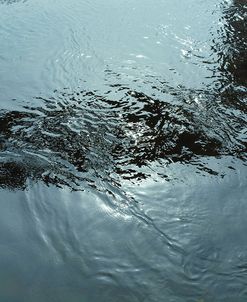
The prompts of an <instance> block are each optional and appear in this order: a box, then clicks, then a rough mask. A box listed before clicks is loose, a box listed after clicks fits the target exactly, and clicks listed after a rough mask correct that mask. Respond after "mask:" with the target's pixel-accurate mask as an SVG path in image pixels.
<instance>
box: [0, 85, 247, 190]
mask: <svg viewBox="0 0 247 302" xmlns="http://www.w3.org/2000/svg"><path fill="white" fill-rule="evenodd" d="M161 87H162V88H161V89H162V92H163V93H166V94H171V95H172V96H173V99H172V101H171V102H167V101H165V100H159V99H155V98H153V97H151V96H148V95H146V94H144V93H142V92H137V91H133V90H130V89H129V88H128V87H124V86H122V85H120V84H115V85H114V84H112V85H111V87H110V89H111V90H113V91H114V92H117V93H118V95H117V98H116V99H114V98H111V99H108V97H107V94H109V92H111V91H109V92H108V93H106V95H104V96H102V95H97V92H86V91H79V92H73V93H69V92H66V90H65V91H64V92H62V93H60V92H55V93H54V96H53V97H52V98H50V99H43V98H39V100H41V102H42V103H43V104H42V106H41V107H37V108H36V107H35V108H26V109H28V111H23V112H17V111H12V112H11V111H8V112H6V111H2V112H1V117H0V118H1V128H0V130H1V151H2V160H1V161H2V163H1V186H3V187H4V186H7V187H10V188H11V187H13V188H14V187H16V188H25V183H26V179H27V178H28V177H30V178H32V179H36V180H38V179H42V180H43V181H44V182H45V183H47V184H49V183H51V184H57V185H63V184H64V185H68V186H70V187H72V188H74V189H75V188H77V189H80V187H81V186H82V185H83V184H82V183H81V181H86V182H87V183H89V184H90V185H92V186H96V187H97V188H98V189H99V187H98V185H97V178H102V179H109V180H113V181H114V182H115V184H117V183H120V179H119V177H116V175H120V176H121V177H123V178H125V179H135V178H136V179H141V178H147V177H148V176H150V175H149V174H148V172H146V171H145V169H144V168H145V167H146V166H147V167H149V166H151V165H152V163H153V162H156V163H157V162H158V161H161V163H160V165H163V166H164V165H166V166H168V165H169V164H172V163H176V162H179V163H187V164H189V163H193V164H194V165H197V166H198V168H199V169H202V170H204V171H207V172H208V173H211V174H216V175H217V171H213V170H212V169H209V168H208V167H207V166H206V165H203V164H201V163H200V158H201V157H212V156H213V157H216V156H217V157H218V156H226V155H228V156H230V155H231V156H236V157H239V158H242V159H243V160H245V155H246V140H245V138H242V137H241V134H242V133H243V132H244V131H245V126H246V115H245V112H243V113H242V115H236V114H234V112H229V111H227V108H225V107H224V106H223V105H224V104H223V102H221V99H220V98H221V95H219V94H218V95H216V94H215V93H211V94H210V93H209V92H205V91H193V90H186V89H185V88H171V87H169V86H167V85H165V84H164V85H163V86H161ZM154 89H159V88H157V87H154ZM120 94H121V97H120ZM214 100H217V102H218V104H215V102H214ZM212 103H213V104H212ZM231 107H233V108H234V107H235V104H234V103H233V104H231ZM234 109H237V108H234ZM228 121H230V123H229V122H228ZM167 169H168V167H167ZM164 172H165V171H164ZM16 176H18V177H16ZM164 177H166V175H164Z"/></svg>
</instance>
